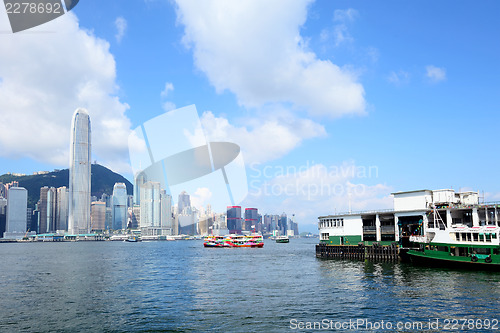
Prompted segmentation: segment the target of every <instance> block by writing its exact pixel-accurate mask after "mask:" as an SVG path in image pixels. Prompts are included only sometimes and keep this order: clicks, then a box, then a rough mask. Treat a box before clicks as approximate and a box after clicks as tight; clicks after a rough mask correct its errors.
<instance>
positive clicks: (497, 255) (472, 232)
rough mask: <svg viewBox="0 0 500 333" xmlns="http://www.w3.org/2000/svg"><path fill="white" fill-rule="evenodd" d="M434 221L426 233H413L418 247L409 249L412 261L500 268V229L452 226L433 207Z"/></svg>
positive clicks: (412, 237) (414, 241) (464, 266)
mask: <svg viewBox="0 0 500 333" xmlns="http://www.w3.org/2000/svg"><path fill="white" fill-rule="evenodd" d="M432 214H433V220H434V223H433V225H432V226H431V227H429V228H427V230H426V234H425V235H423V236H410V242H411V243H413V244H415V245H417V247H418V248H413V249H410V250H408V252H407V254H408V256H409V257H410V259H411V260H412V262H417V263H424V264H431V265H439V266H445V265H446V266H456V267H463V268H477V269H494V270H500V243H499V240H500V237H499V231H500V228H499V227H498V226H497V225H496V224H494V225H482V226H468V225H464V224H456V225H452V226H450V227H447V225H446V224H445V223H444V222H443V220H442V219H441V217H440V216H439V213H438V212H437V210H433V213H432Z"/></svg>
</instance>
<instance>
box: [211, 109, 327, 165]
mask: <svg viewBox="0 0 500 333" xmlns="http://www.w3.org/2000/svg"><path fill="white" fill-rule="evenodd" d="M201 121H202V124H203V128H204V130H205V134H206V136H207V138H208V140H210V141H229V142H234V143H236V144H238V145H239V146H240V147H241V149H242V152H243V156H244V158H245V163H246V164H251V163H263V162H266V161H270V160H274V159H278V158H280V157H282V156H284V155H286V154H287V153H289V152H290V151H291V150H293V149H294V148H296V147H297V146H299V145H300V144H301V143H302V141H303V140H305V139H309V138H315V137H321V136H325V135H326V131H325V129H324V127H323V126H322V125H319V124H317V123H315V122H313V121H311V120H309V119H301V118H296V117H295V116H293V115H292V114H290V113H289V112H286V111H284V110H274V111H273V112H269V113H268V115H267V116H265V117H263V118H260V119H256V118H255V119H245V123H246V126H241V127H238V126H234V125H232V124H230V123H229V121H228V120H227V119H226V118H224V117H216V116H214V114H213V113H212V112H210V111H207V112H204V113H203V115H202V118H201Z"/></svg>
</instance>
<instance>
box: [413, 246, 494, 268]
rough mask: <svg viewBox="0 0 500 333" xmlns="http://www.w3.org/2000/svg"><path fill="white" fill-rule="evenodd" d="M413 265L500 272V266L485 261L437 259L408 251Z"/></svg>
mask: <svg viewBox="0 0 500 333" xmlns="http://www.w3.org/2000/svg"><path fill="white" fill-rule="evenodd" d="M406 255H407V256H408V258H409V259H410V261H411V263H413V264H417V265H422V266H429V267H447V268H461V269H469V270H485V271H500V264H498V263H487V262H484V261H477V262H473V261H467V260H453V259H443V258H435V257H431V256H428V255H425V254H421V253H418V252H417V251H408V253H406Z"/></svg>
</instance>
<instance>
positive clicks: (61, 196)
mask: <svg viewBox="0 0 500 333" xmlns="http://www.w3.org/2000/svg"><path fill="white" fill-rule="evenodd" d="M56 196H57V202H56V230H65V231H67V230H68V209H69V189H68V188H67V187H66V186H62V187H58V188H57V193H56Z"/></svg>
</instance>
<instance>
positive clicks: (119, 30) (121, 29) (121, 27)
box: [115, 16, 127, 43]
mask: <svg viewBox="0 0 500 333" xmlns="http://www.w3.org/2000/svg"><path fill="white" fill-rule="evenodd" d="M115 28H116V35H115V38H116V41H117V42H118V43H120V42H121V41H122V38H123V36H125V31H126V30H127V20H125V19H124V18H123V17H121V16H120V17H117V18H116V20H115Z"/></svg>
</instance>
